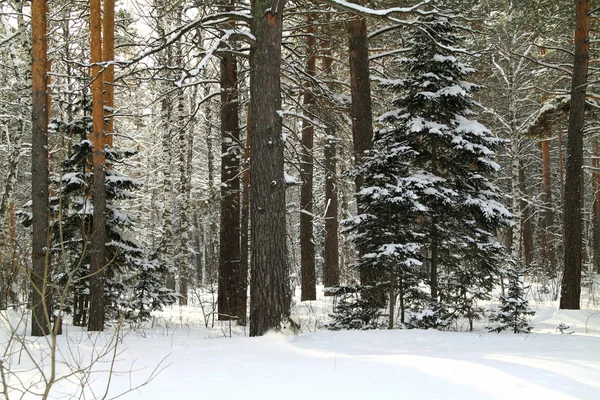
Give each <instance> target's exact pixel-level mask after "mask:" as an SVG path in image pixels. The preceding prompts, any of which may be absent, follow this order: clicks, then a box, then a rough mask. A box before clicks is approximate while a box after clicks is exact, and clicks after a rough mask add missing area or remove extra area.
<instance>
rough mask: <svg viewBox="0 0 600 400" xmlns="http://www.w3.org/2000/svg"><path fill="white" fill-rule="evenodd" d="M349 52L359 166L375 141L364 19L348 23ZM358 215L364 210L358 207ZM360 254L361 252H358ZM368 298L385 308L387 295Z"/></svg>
mask: <svg viewBox="0 0 600 400" xmlns="http://www.w3.org/2000/svg"><path fill="white" fill-rule="evenodd" d="M348 50H349V56H350V89H351V90H350V91H351V96H352V108H351V111H350V114H351V117H352V141H353V145H354V157H355V162H356V164H357V165H359V164H360V163H361V162H362V157H363V156H364V155H365V152H366V151H368V150H370V149H371V147H372V141H373V116H372V108H371V82H370V74H369V44H368V37H367V24H366V21H365V19H364V18H362V17H358V16H354V17H352V18H351V19H350V21H348ZM355 184H356V192H359V191H360V188H361V185H362V177H360V176H358V177H356V180H355ZM357 208H358V213H359V214H361V213H362V207H361V205H360V204H357ZM357 250H358V251H359V254H360V253H362V250H361V249H360V246H359V248H358V249H357ZM379 275H380V274H378V273H377V272H376V271H373V270H372V269H368V270H361V271H360V280H361V283H362V284H363V285H369V284H372V283H375V282H377V281H378V280H379V278H380V276H379ZM366 296H367V297H373V298H372V300H373V302H375V303H378V304H380V305H383V304H384V303H385V298H384V297H385V294H384V293H383V292H382V291H377V292H371V291H366Z"/></svg>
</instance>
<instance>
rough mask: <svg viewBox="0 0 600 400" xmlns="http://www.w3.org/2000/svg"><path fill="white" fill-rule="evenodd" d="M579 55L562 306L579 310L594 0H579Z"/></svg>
mask: <svg viewBox="0 0 600 400" xmlns="http://www.w3.org/2000/svg"><path fill="white" fill-rule="evenodd" d="M575 8H576V17H575V18H576V19H575V21H576V27H575V58H574V63H573V83H572V89H571V107H570V109H569V137H568V140H567V168H566V177H565V194H564V204H563V210H564V212H563V218H564V220H563V221H564V222H563V223H564V232H565V243H564V264H565V271H564V275H563V280H562V287H561V296H560V309H562V310H564V309H569V310H578V309H579V307H580V304H579V303H580V297H581V263H582V260H583V258H582V257H583V252H582V233H583V232H582V231H583V218H582V210H581V208H582V206H583V171H582V169H583V127H584V122H585V115H584V111H585V95H586V84H587V72H588V64H589V58H590V51H589V42H588V41H589V30H590V15H589V12H590V0H575Z"/></svg>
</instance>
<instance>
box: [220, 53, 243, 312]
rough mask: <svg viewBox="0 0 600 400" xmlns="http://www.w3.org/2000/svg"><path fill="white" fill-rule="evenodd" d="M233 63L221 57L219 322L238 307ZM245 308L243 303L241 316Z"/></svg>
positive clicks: (237, 136)
mask: <svg viewBox="0 0 600 400" xmlns="http://www.w3.org/2000/svg"><path fill="white" fill-rule="evenodd" d="M237 80H238V77H237V62H236V59H235V57H234V56H233V55H231V54H230V53H225V54H223V56H222V57H221V230H220V247H219V295H218V306H219V320H229V319H236V318H237V317H238V312H240V311H241V309H242V307H241V306H240V304H239V303H240V302H241V301H242V297H244V296H242V295H241V291H242V290H244V291H245V290H246V288H245V287H244V288H242V287H241V286H240V283H241V279H240V276H239V275H240V274H241V273H242V268H241V265H240V244H241V238H240V233H241V231H240V178H239V172H240V129H239V110H238V106H239V100H238V93H237V84H238V82H237ZM245 309H246V304H245V303H244V306H243V310H244V314H245V313H246V312H245Z"/></svg>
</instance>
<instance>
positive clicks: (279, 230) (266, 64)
mask: <svg viewBox="0 0 600 400" xmlns="http://www.w3.org/2000/svg"><path fill="white" fill-rule="evenodd" d="M284 5H285V1H279V0H254V1H253V3H252V17H253V18H252V33H253V34H254V37H255V38H256V43H255V45H254V46H253V48H252V49H251V52H250V96H251V97H250V98H251V100H250V104H251V105H250V107H251V109H252V118H251V125H250V130H251V132H252V157H251V158H250V198H251V201H250V218H251V221H252V222H251V238H250V240H251V249H252V256H251V283H252V285H251V288H250V336H260V335H263V334H264V333H266V332H267V331H268V330H269V329H274V328H278V327H279V326H280V323H281V318H282V316H283V315H285V314H287V313H289V306H290V289H289V282H288V276H289V267H288V260H287V243H286V204H285V181H284V178H283V167H284V157H283V150H284V143H283V138H282V137H281V133H282V116H281V115H280V113H281V86H280V81H281V70H280V64H281V40H282V30H283V8H284Z"/></svg>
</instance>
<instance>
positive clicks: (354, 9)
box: [323, 0, 432, 18]
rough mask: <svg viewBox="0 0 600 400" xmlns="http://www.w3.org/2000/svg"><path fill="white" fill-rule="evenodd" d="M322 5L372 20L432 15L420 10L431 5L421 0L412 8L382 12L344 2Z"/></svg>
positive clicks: (337, 0)
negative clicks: (401, 15) (398, 15)
mask: <svg viewBox="0 0 600 400" xmlns="http://www.w3.org/2000/svg"><path fill="white" fill-rule="evenodd" d="M323 3H325V4H328V5H330V6H332V7H335V8H338V9H341V10H345V11H349V12H351V13H355V14H359V15H362V16H364V17H373V18H381V17H390V16H392V15H394V14H409V13H419V14H422V15H428V14H431V13H432V12H431V11H424V10H421V9H420V8H421V7H422V6H424V5H426V4H429V3H431V0H423V1H422V2H420V3H418V4H415V5H414V6H412V7H392V8H386V9H383V10H374V9H372V8H369V7H365V6H361V5H359V4H354V3H348V2H347V1H344V0H323Z"/></svg>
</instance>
